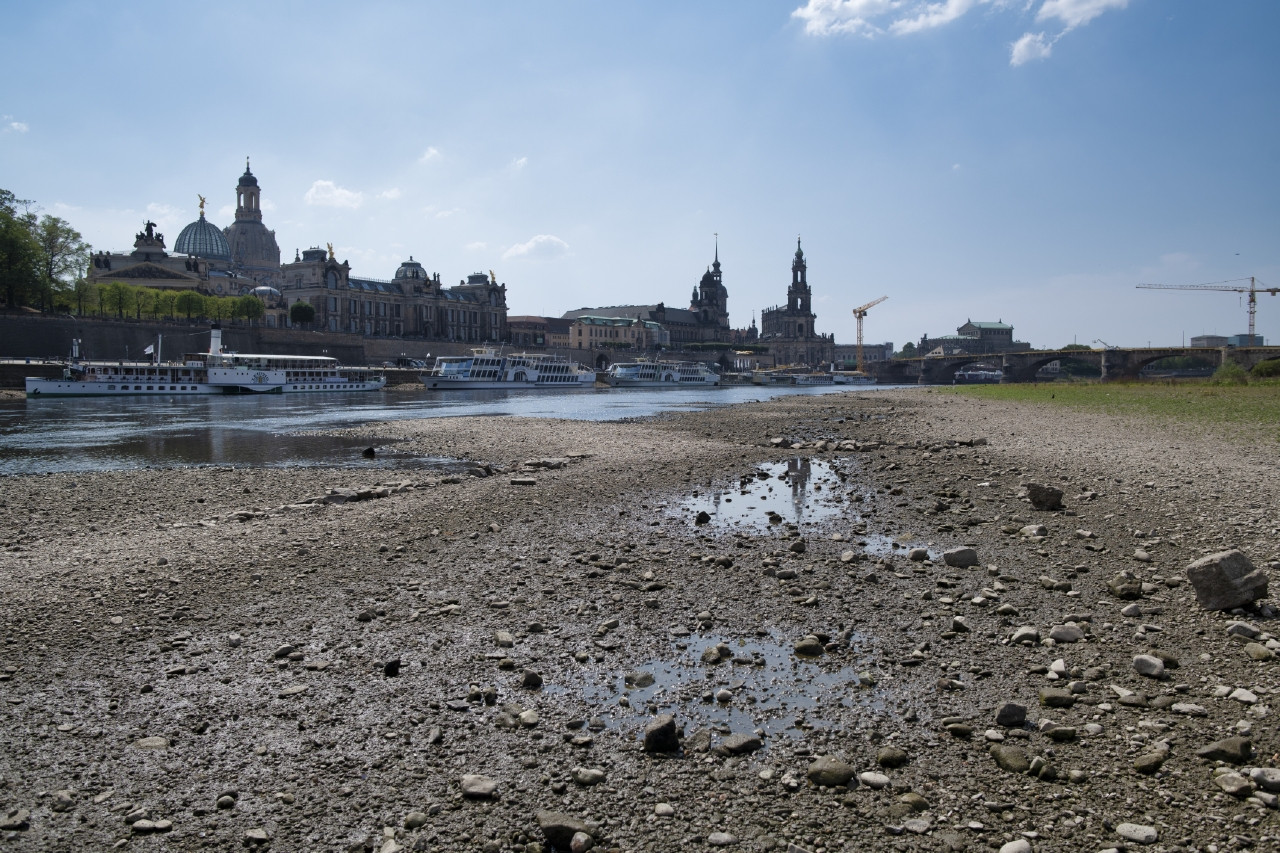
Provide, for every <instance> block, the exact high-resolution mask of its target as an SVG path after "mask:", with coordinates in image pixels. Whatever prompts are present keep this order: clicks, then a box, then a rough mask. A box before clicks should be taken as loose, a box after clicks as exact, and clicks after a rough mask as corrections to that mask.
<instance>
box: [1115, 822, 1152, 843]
mask: <svg viewBox="0 0 1280 853" xmlns="http://www.w3.org/2000/svg"><path fill="white" fill-rule="evenodd" d="M1116 835H1119V836H1120V837H1121V838H1123V839H1124V840H1125V841H1132V842H1133V843H1134V844H1155V843H1156V841H1157V840H1158V839H1159V838H1160V833H1158V832H1156V828H1155V827H1154V826H1143V825H1142V824H1140V823H1122V824H1120V825H1118V826H1117V827H1116Z"/></svg>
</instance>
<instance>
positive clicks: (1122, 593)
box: [1107, 572, 1142, 601]
mask: <svg viewBox="0 0 1280 853" xmlns="http://www.w3.org/2000/svg"><path fill="white" fill-rule="evenodd" d="M1107 589H1109V590H1111V594H1112V595H1114V596H1115V597H1116V598H1120V599H1124V600H1126V601H1127V600H1131V599H1134V598H1141V597H1142V582H1141V581H1139V580H1138V579H1137V578H1134V577H1130V576H1128V575H1126V574H1124V573H1123V572H1122V573H1121V574H1118V575H1116V576H1115V577H1113V578H1112V579H1111V580H1109V581H1107Z"/></svg>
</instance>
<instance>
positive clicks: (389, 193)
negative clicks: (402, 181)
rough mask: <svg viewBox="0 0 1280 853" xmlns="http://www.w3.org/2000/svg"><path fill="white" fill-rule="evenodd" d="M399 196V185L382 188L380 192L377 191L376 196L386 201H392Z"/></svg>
mask: <svg viewBox="0 0 1280 853" xmlns="http://www.w3.org/2000/svg"><path fill="white" fill-rule="evenodd" d="M400 196H401V192H400V188H399V187H392V188H391V189H389V190H383V191H382V192H380V193H378V198H385V199H387V200H388V201H394V200H396V199H398V198H400Z"/></svg>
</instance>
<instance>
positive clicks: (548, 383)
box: [418, 347, 596, 391]
mask: <svg viewBox="0 0 1280 853" xmlns="http://www.w3.org/2000/svg"><path fill="white" fill-rule="evenodd" d="M418 378H419V379H421V380H422V384H423V385H426V386H427V389H428V390H431V391H450V390H452V391H485V390H501V389H510V388H542V389H553V388H559V389H562V390H567V389H570V388H587V387H591V386H593V385H595V381H596V375H595V372H594V371H591V370H588V369H587V368H585V367H583V366H582V365H581V364H577V363H575V362H572V361H569V360H568V359H567V358H563V357H561V356H557V355H550V354H546V353H513V354H511V355H506V356H504V355H501V354H500V353H499V352H498V351H497V350H495V349H494V348H493V347H477V348H476V349H473V350H472V351H471V354H470V355H443V356H439V357H437V358H436V362H435V365H434V366H433V367H432V369H431V372H430V373H424V374H422V375H421V376H419V377H418Z"/></svg>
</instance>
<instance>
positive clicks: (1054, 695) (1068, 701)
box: [1040, 687, 1076, 708]
mask: <svg viewBox="0 0 1280 853" xmlns="http://www.w3.org/2000/svg"><path fill="white" fill-rule="evenodd" d="M1040 704H1041V705H1043V706H1044V707H1046V708H1070V707H1071V706H1072V705H1074V704H1076V696H1075V694H1074V693H1072V692H1071V691H1070V690H1059V689H1058V688H1056V687H1043V688H1041V689H1040Z"/></svg>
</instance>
